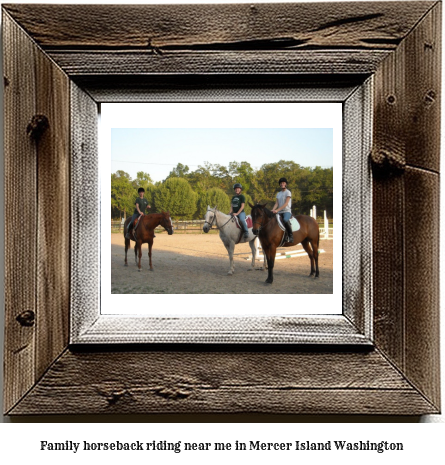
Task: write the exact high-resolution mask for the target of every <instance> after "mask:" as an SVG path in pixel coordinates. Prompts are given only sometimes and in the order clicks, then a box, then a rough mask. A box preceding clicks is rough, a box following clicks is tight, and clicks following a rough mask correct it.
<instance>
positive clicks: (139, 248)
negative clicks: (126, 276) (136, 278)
mask: <svg viewBox="0 0 445 465" xmlns="http://www.w3.org/2000/svg"><path fill="white" fill-rule="evenodd" d="M137 245H138V255H139V260H138V271H141V269H142V264H141V260H142V242H138V243H137Z"/></svg>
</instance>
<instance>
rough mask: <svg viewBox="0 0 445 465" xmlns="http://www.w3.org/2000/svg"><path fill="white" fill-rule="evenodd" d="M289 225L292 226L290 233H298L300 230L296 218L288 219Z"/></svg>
mask: <svg viewBox="0 0 445 465" xmlns="http://www.w3.org/2000/svg"><path fill="white" fill-rule="evenodd" d="M290 224H291V226H292V232H294V231H298V230H299V229H300V223H299V222H298V220H297V218H294V217H292V218H291V219H290Z"/></svg>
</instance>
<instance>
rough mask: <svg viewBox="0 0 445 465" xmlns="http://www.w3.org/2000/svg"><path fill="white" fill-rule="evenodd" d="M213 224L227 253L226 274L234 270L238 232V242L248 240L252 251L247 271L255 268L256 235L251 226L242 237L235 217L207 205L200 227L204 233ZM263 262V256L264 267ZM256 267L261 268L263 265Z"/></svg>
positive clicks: (230, 273)
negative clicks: (228, 267) (228, 263)
mask: <svg viewBox="0 0 445 465" xmlns="http://www.w3.org/2000/svg"><path fill="white" fill-rule="evenodd" d="M213 226H215V227H216V229H219V237H220V238H221V240H222V241H223V244H224V245H225V247H226V249H227V252H228V254H229V260H230V269H229V272H228V273H227V274H229V275H232V274H233V273H234V271H235V267H234V264H233V252H234V250H235V244H236V243H237V241H238V239H239V237H240V233H241V234H242V236H241V240H240V241H239V244H241V243H242V242H248V243H249V245H250V250H251V251H252V264H251V267H250V268H249V271H252V270H253V269H255V252H256V247H255V238H256V237H257V236H255V235H254V234H253V232H252V228H250V229H249V237H247V238H244V233H243V231H242V229H238V228H237V227H236V224H235V218H233V217H232V216H231V215H226V214H225V213H223V212H220V211H219V210H217V208H216V207H215V208H214V209H211V208H210V206H207V212H206V214H205V217H204V226H203V227H202V229H203V231H204V232H205V233H208V232H209V231H210V230H211V229H212V227H213ZM265 262H266V259H265V258H264V261H263V266H264V268H265ZM258 269H259V270H262V269H263V267H261V268H258Z"/></svg>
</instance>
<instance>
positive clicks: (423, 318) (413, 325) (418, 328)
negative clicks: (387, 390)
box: [404, 147, 440, 406]
mask: <svg viewBox="0 0 445 465" xmlns="http://www.w3.org/2000/svg"><path fill="white" fill-rule="evenodd" d="M426 148H427V147H425V149H426ZM430 159H431V160H434V158H433V157H431V158H430ZM404 176H405V209H404V215H405V225H406V229H405V283H406V284H405V285H406V287H405V295H406V317H405V372H406V375H407V377H408V379H409V380H410V381H411V382H412V383H413V385H414V386H416V387H417V388H418V389H419V390H420V391H421V392H423V393H425V395H426V396H427V397H428V398H429V399H431V400H432V402H433V403H434V404H435V405H438V406H440V360H439V357H440V351H439V345H438V344H434V343H432V341H437V340H439V329H440V321H439V313H440V311H439V295H440V291H439V279H438V277H439V256H440V247H439V243H440V241H439V236H440V230H439V211H440V209H439V193H440V189H439V186H440V180H439V175H438V174H437V173H432V172H428V171H426V170H421V169H418V168H411V167H407V169H406V172H405V175H404Z"/></svg>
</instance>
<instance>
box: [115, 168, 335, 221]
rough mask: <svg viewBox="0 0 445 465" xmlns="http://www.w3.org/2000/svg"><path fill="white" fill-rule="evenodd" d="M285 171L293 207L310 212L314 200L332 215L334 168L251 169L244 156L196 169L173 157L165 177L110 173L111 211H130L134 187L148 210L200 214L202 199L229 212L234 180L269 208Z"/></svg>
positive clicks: (188, 215)
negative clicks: (140, 191)
mask: <svg viewBox="0 0 445 465" xmlns="http://www.w3.org/2000/svg"><path fill="white" fill-rule="evenodd" d="M281 177H285V178H287V180H288V183H289V185H288V188H289V190H290V191H291V192H292V212H293V213H295V214H306V215H307V214H309V211H310V209H311V208H312V206H313V205H316V206H317V211H319V212H320V214H321V212H322V211H323V210H326V211H327V214H328V216H329V217H330V218H332V205H333V168H321V167H318V166H317V167H315V168H312V167H303V166H301V165H299V164H298V163H295V162H293V161H285V160H280V161H278V162H275V163H267V164H264V165H262V166H261V167H260V168H259V169H257V170H255V169H253V168H252V166H251V165H250V163H248V162H245V161H243V162H230V163H229V165H228V166H223V165H219V164H211V163H208V162H206V163H204V165H203V166H199V167H198V168H197V169H196V170H195V171H190V169H189V167H188V166H187V165H183V164H181V163H178V164H177V166H176V167H175V168H173V169H172V171H171V172H170V173H169V175H168V176H167V178H166V179H164V180H163V181H159V182H153V181H152V179H151V177H150V175H149V174H148V173H145V172H143V171H139V172H138V173H137V176H136V178H135V179H131V177H130V175H129V174H128V173H126V172H125V171H116V173H112V174H111V217H112V218H113V219H120V218H122V217H124V218H125V217H127V216H128V215H132V214H133V211H134V208H135V207H134V204H135V200H136V198H137V196H138V194H137V190H138V188H139V187H143V188H144V189H145V197H146V198H147V199H148V201H149V203H150V205H151V207H152V208H151V209H150V212H161V211H169V212H170V214H171V216H172V218H173V219H179V220H189V219H202V218H204V215H205V212H206V209H207V205H210V206H211V207H214V206H215V205H216V206H217V207H218V209H219V210H221V211H223V212H225V213H228V212H229V210H230V200H231V198H232V196H233V185H234V184H235V183H236V182H239V183H241V184H242V186H243V192H242V193H243V194H244V196H245V197H246V207H245V209H246V213H247V214H249V213H250V207H249V206H248V205H247V203H248V202H250V203H252V204H254V203H257V202H259V203H262V204H264V203H266V204H267V207H268V208H271V207H272V206H273V205H274V203H275V199H276V194H277V192H278V191H279V185H278V180H279V178H281Z"/></svg>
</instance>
